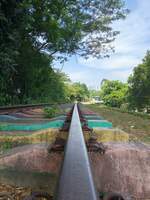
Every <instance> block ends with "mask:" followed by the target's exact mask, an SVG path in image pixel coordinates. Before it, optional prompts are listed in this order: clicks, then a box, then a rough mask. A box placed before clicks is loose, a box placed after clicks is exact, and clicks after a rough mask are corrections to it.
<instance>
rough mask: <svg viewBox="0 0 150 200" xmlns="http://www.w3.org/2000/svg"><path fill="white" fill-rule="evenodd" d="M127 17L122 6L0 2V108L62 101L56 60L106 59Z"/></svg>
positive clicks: (60, 0)
mask: <svg viewBox="0 0 150 200" xmlns="http://www.w3.org/2000/svg"><path fill="white" fill-rule="evenodd" d="M126 13H127V10H126V9H124V6H123V2H122V0H113V1H112V0H103V1H102V0H100V1H99V0H94V1H89V0H51V1H49V0H7V1H5V0H1V1H0V81H1V87H0V103H1V105H2V104H16V103H25V102H32V101H38V102H39V100H40V101H48V100H52V99H54V98H56V99H55V100H56V101H57V100H60V99H62V100H63V99H64V95H65V94H62V92H63V91H65V90H62V87H63V84H62V79H61V76H60V74H59V73H58V72H56V71H55V70H54V69H53V60H54V59H56V60H59V61H60V62H63V61H65V59H66V56H69V55H73V54H78V55H80V56H84V57H85V58H87V57H88V56H94V57H97V58H100V57H103V56H108V55H109V52H110V50H112V47H111V42H112V41H113V40H114V39H115V37H116V35H117V34H118V32H117V31H115V30H113V29H112V27H111V24H112V22H113V21H115V20H118V19H122V18H124V17H125V16H126ZM53 87H56V88H57V89H56V90H55V89H53ZM63 88H64V87H63ZM60 90H61V91H60ZM53 91H59V94H60V95H59V94H57V95H56V92H54V93H53ZM39 97H40V98H39Z"/></svg>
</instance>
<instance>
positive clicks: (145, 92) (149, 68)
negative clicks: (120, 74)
mask: <svg viewBox="0 0 150 200" xmlns="http://www.w3.org/2000/svg"><path fill="white" fill-rule="evenodd" d="M128 84H129V92H128V101H129V103H130V106H131V107H132V108H137V109H141V108H149V107H150V51H147V53H146V56H145V57H144V59H143V61H142V63H141V64H139V65H138V66H137V67H135V68H134V71H133V74H132V75H130V77H129V79H128Z"/></svg>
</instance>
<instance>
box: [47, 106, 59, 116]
mask: <svg viewBox="0 0 150 200" xmlns="http://www.w3.org/2000/svg"><path fill="white" fill-rule="evenodd" d="M59 113H60V109H59V108H58V106H51V107H46V108H44V115H45V117H46V118H52V117H55V116H56V115H57V114H59Z"/></svg>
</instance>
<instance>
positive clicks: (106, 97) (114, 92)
mask: <svg viewBox="0 0 150 200" xmlns="http://www.w3.org/2000/svg"><path fill="white" fill-rule="evenodd" d="M127 90H128V86H127V84H125V83H122V82H120V81H110V80H105V82H104V83H103V84H102V87H101V91H100V97H101V98H102V100H103V101H104V103H105V104H106V105H108V106H112V107H120V106H121V105H122V104H123V103H125V102H126V94H127Z"/></svg>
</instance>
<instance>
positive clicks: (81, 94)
mask: <svg viewBox="0 0 150 200" xmlns="http://www.w3.org/2000/svg"><path fill="white" fill-rule="evenodd" d="M66 91H67V96H68V98H69V101H74V100H77V101H86V100H87V99H88V98H89V96H90V93H89V90H88V88H87V86H86V85H85V84H84V83H79V82H76V83H68V84H67V88H66Z"/></svg>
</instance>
